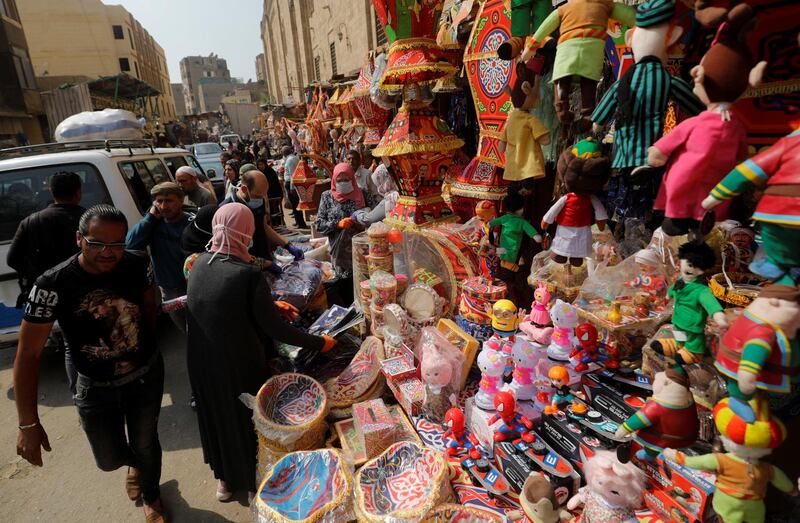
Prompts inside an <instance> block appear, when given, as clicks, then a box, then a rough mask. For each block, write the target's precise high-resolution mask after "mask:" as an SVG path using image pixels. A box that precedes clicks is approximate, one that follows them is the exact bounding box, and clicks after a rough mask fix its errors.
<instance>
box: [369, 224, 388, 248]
mask: <svg viewBox="0 0 800 523" xmlns="http://www.w3.org/2000/svg"><path fill="white" fill-rule="evenodd" d="M389 230H390V228H389V226H388V225H386V224H385V223H383V222H376V223H373V224H372V225H370V226H369V229H367V237H368V238H369V253H370V254H372V255H374V256H386V255H388V254H391V252H392V246H391V245H390V244H389V240H388V239H387V236H388V234H389Z"/></svg>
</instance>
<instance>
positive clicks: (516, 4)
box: [497, 0, 553, 60]
mask: <svg viewBox="0 0 800 523" xmlns="http://www.w3.org/2000/svg"><path fill="white" fill-rule="evenodd" d="M552 10H553V4H552V0H511V38H510V39H508V40H507V41H505V42H503V43H502V44H500V47H498V48H497V56H498V57H499V58H501V59H502V60H513V59H514V58H516V57H518V56H519V55H520V54H521V53H522V50H523V48H524V46H525V38H527V37H528V35H532V34H533V33H534V32H536V29H537V28H538V27H539V26H540V25H541V24H542V22H544V19H545V18H547V15H549V14H550V12H551V11H552Z"/></svg>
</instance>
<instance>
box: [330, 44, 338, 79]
mask: <svg viewBox="0 0 800 523" xmlns="http://www.w3.org/2000/svg"><path fill="white" fill-rule="evenodd" d="M331 71H332V72H331V75H332V76H336V74H337V73H336V44H335V43H334V42H331Z"/></svg>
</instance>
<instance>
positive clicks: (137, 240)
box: [125, 182, 193, 331]
mask: <svg viewBox="0 0 800 523" xmlns="http://www.w3.org/2000/svg"><path fill="white" fill-rule="evenodd" d="M150 195H151V196H152V197H153V205H152V206H151V207H150V210H148V211H147V213H146V214H145V215H144V217H143V218H142V219H141V221H139V223H137V224H136V225H134V226H133V227H132V228H131V230H130V231H128V235H127V237H126V240H125V243H126V248H127V249H129V250H132V251H143V250H145V249H146V248H147V247H150V257H151V259H152V261H153V272H154V273H155V277H156V283H158V286H159V288H160V289H161V295H162V297H163V299H164V300H171V299H173V298H178V297H180V296H183V295H185V294H186V278H185V277H184V275H183V262H184V260H185V259H186V253H184V252H183V249H181V236H182V235H183V230H184V229H185V228H186V226H188V225H189V223H191V221H192V218H193V216H192V215H191V214H189V213H187V212H184V210H183V206H182V205H183V198H184V196H185V194H184V192H183V190H182V189H181V187H180V186H179V185H178V184H177V183H175V182H163V183H160V184H158V185H156V186H155V187H153V189H152V190H151V191H150ZM170 317H171V318H172V321H173V322H174V323H175V325H176V326H177V327H178V328H179V329H181V330H182V331H185V330H186V317H185V315H184V311H176V312H171V313H170Z"/></svg>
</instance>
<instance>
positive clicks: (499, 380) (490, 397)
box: [475, 348, 506, 410]
mask: <svg viewBox="0 0 800 523" xmlns="http://www.w3.org/2000/svg"><path fill="white" fill-rule="evenodd" d="M478 368H479V369H480V370H481V373H482V374H481V383H480V386H479V387H478V392H477V394H475V404H476V405H477V406H478V407H480V408H482V409H483V410H493V409H494V397H495V395H496V394H497V393H498V392H500V386H501V385H502V384H503V373H504V372H505V370H506V357H505V355H504V354H503V352H502V351H499V350H492V349H487V348H484V349H483V350H482V351H481V353H480V354H478Z"/></svg>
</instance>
